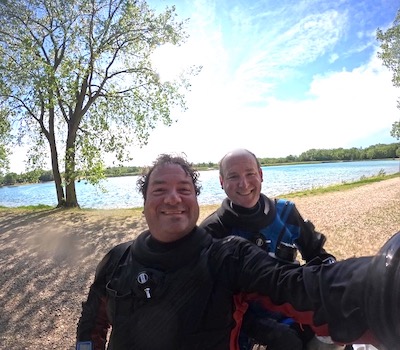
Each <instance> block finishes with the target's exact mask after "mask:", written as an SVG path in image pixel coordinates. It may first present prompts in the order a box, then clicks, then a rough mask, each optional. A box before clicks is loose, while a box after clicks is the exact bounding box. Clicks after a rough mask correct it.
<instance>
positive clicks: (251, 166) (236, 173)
mask: <svg viewBox="0 0 400 350" xmlns="http://www.w3.org/2000/svg"><path fill="white" fill-rule="evenodd" d="M220 168H221V171H220V178H219V180H220V183H221V186H222V188H223V189H224V191H225V193H226V195H227V196H228V197H229V199H230V200H231V201H232V202H233V203H234V204H237V205H240V206H242V207H245V208H252V207H254V206H255V205H256V203H257V201H258V199H259V198H260V193H261V183H262V181H263V173H262V170H261V168H260V167H259V166H258V164H257V161H256V159H255V157H254V155H253V154H251V153H250V152H248V151H246V150H238V151H234V152H231V153H228V154H227V155H226V156H225V157H224V158H223V160H222V161H221V165H220Z"/></svg>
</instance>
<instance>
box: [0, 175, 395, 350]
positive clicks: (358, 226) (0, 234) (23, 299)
mask: <svg viewBox="0 0 400 350" xmlns="http://www.w3.org/2000/svg"><path fill="white" fill-rule="evenodd" d="M293 201H294V202H295V203H296V205H297V207H298V209H299V211H300V213H301V214H302V215H303V216H304V218H309V219H310V220H311V221H313V223H314V224H315V226H316V228H317V229H318V230H319V231H321V232H323V233H324V234H325V235H326V236H327V237H328V241H327V244H326V248H327V249H328V250H329V251H330V252H332V253H333V254H335V255H336V256H337V258H338V259H344V258H347V257H352V256H360V255H370V254H375V253H376V252H377V251H378V250H379V248H380V247H381V246H382V244H383V243H384V242H385V241H386V240H387V239H388V238H389V237H390V236H392V235H393V234H394V233H396V232H397V231H399V230H400V178H395V179H391V180H385V181H382V182H379V183H375V184H370V185H365V186H363V187H360V188H357V189H352V190H348V191H341V192H336V193H330V194H324V195H318V196H311V197H306V198H295V199H293ZM213 209H215V206H209V207H202V208H201V218H200V220H201V219H202V218H203V217H204V216H206V215H207V214H208V213H210V212H211V211H212V210H213ZM145 228H146V224H145V221H144V218H143V217H142V214H141V212H140V211H139V210H133V209H132V210H93V211H92V210H82V211H79V210H57V209H52V210H35V211H26V210H16V209H0V271H1V274H0V286H1V287H0V310H1V312H0V348H1V349H9V350H14V349H15V350H22V349H35V350H36V349H47V350H49V349H58V350H60V349H71V350H72V349H74V342H75V332H76V324H77V321H78V318H79V315H80V312H81V302H82V301H84V300H85V298H86V295H87V292H88V289H89V286H90V283H91V282H92V280H93V274H94V270H95V268H96V265H97V263H98V262H99V261H100V259H101V258H102V257H103V255H104V254H105V253H106V252H107V251H108V250H109V249H110V248H111V247H113V246H114V245H116V244H118V243H121V242H123V241H127V240H130V239H132V238H134V236H135V235H136V234H137V233H139V232H141V231H142V230H144V229H145Z"/></svg>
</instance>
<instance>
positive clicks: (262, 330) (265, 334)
mask: <svg viewBox="0 0 400 350" xmlns="http://www.w3.org/2000/svg"><path fill="white" fill-rule="evenodd" d="M242 331H243V332H244V333H245V334H246V335H247V336H248V337H249V338H252V339H254V340H255V342H256V343H257V344H260V345H266V346H267V347H268V350H302V349H303V342H302V340H301V339H300V337H299V336H298V334H297V332H296V330H294V329H292V328H291V327H290V326H289V325H287V324H284V323H280V322H278V321H276V320H274V319H272V318H266V317H265V318H261V317H259V316H255V315H254V314H253V313H251V312H249V311H248V312H246V314H245V316H244V318H243V324H242Z"/></svg>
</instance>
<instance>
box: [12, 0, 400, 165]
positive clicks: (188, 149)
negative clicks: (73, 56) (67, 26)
mask: <svg viewBox="0 0 400 350" xmlns="http://www.w3.org/2000/svg"><path fill="white" fill-rule="evenodd" d="M148 4H149V6H150V7H153V8H156V9H157V10H162V9H164V8H165V7H166V6H171V5H175V6H176V13H177V15H178V19H182V20H184V19H187V18H188V19H189V22H188V24H187V26H186V31H187V33H188V34H189V38H188V40H187V41H186V43H185V44H184V45H182V46H180V47H173V46H165V47H162V48H160V49H159V50H158V51H157V52H156V55H155V56H154V65H155V67H156V68H157V70H158V71H159V72H160V76H161V78H162V79H165V80H168V79H173V78H174V77H176V76H177V75H178V74H179V73H180V72H181V71H182V70H184V69H187V68H188V67H190V66H192V65H198V66H202V67H203V68H202V70H201V72H200V74H198V75H197V76H195V77H192V78H191V84H192V88H191V91H190V92H188V93H187V95H186V100H187V107H188V109H187V111H185V112H180V111H174V112H173V113H172V118H173V119H174V120H177V121H176V122H175V123H174V124H173V125H172V126H170V127H166V126H164V125H159V126H157V128H156V129H155V130H153V131H152V132H151V136H150V138H149V142H148V144H147V145H146V146H144V147H142V148H140V147H139V146H136V147H133V148H132V149H131V156H132V157H133V161H132V163H131V164H130V165H148V164H151V163H152V161H153V160H154V159H155V158H156V157H157V155H159V154H161V153H169V152H174V153H185V154H186V155H187V158H188V160H189V161H191V162H194V163H200V162H213V163H217V162H218V161H219V160H220V159H221V158H222V156H223V155H224V154H225V153H227V152H229V151H230V150H232V149H235V148H247V149H249V150H251V151H252V152H254V153H255V154H256V156H257V157H259V158H267V157H286V156H288V155H300V154H301V153H302V152H304V151H307V150H308V149H311V148H319V149H332V148H340V147H342V148H351V147H357V148H360V147H362V148H365V147H368V146H370V145H374V144H377V143H393V142H396V139H395V138H393V137H391V136H390V130H391V127H392V124H393V122H395V121H398V120H399V113H400V111H399V110H398V109H397V108H396V106H397V102H396V101H397V99H399V97H400V90H399V89H398V88H395V87H393V85H392V81H391V79H392V73H391V72H390V71H389V70H388V69H387V68H385V67H384V66H383V64H382V61H381V60H380V59H379V58H378V57H377V52H378V51H379V42H377V40H376V30H377V28H380V29H382V30H384V31H385V30H386V29H387V28H389V27H390V26H392V23H393V21H394V19H395V17H396V13H397V10H398V9H400V0H335V1H333V0H280V1H276V0H263V1H257V0H254V1H252V0H242V1H240V0H151V1H148ZM23 157H24V152H23V151H21V150H19V151H17V152H16V153H15V154H14V156H13V157H10V158H11V171H15V172H22V171H24V166H23V161H22V159H23Z"/></svg>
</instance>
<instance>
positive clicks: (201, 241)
mask: <svg viewBox="0 0 400 350" xmlns="http://www.w3.org/2000/svg"><path fill="white" fill-rule="evenodd" d="M371 259H372V258H370V257H364V258H357V259H349V260H346V261H343V262H338V263H335V264H329V265H324V264H322V265H314V266H308V267H295V266H293V265H278V264H277V263H276V261H275V260H273V259H271V258H270V257H269V256H268V254H267V253H266V252H264V251H262V250H261V249H259V248H257V247H255V246H254V244H252V243H250V242H248V241H247V240H245V239H242V238H240V237H235V236H229V237H227V238H225V239H218V240H215V239H213V238H212V237H211V236H210V235H208V234H206V233H205V231H204V230H202V229H199V228H195V229H194V230H193V231H192V232H191V233H190V234H189V235H187V236H186V237H184V238H182V239H180V240H178V241H176V242H172V243H168V244H161V243H159V242H156V241H155V240H154V239H152V237H151V235H150V233H149V232H148V231H145V232H143V233H142V234H141V235H139V236H138V238H137V239H136V240H134V241H132V242H128V243H125V244H122V245H119V246H117V247H115V248H113V249H112V250H111V251H110V252H109V253H108V254H107V255H106V257H105V258H104V259H103V260H102V262H101V263H100V264H99V266H98V269H97V271H96V277H95V281H94V283H93V284H92V286H91V288H90V291H89V295H88V298H87V301H86V302H85V303H83V309H82V315H81V318H80V320H79V323H78V330H77V340H78V342H79V341H92V343H93V349H95V350H99V349H104V348H105V344H106V340H105V339H106V332H107V330H108V328H109V326H110V325H111V326H112V332H111V335H110V341H109V345H108V349H110V350H132V349H134V350H160V349H163V350H179V349H182V350H187V349H199V350H200V349H201V350H207V349H208V350H229V349H231V350H234V349H237V336H238V332H239V329H240V322H241V317H242V316H243V312H245V309H244V310H241V305H240V303H236V304H235V301H238V300H239V301H240V300H241V299H242V300H247V298H250V299H257V300H259V301H260V302H262V303H263V304H264V305H265V307H267V308H269V309H272V310H276V311H279V312H283V313H285V314H287V315H288V316H290V317H293V318H294V319H295V320H296V321H298V322H300V323H303V324H310V325H312V327H313V329H314V330H315V332H316V333H317V334H320V335H330V336H331V337H332V338H333V339H334V340H335V341H338V342H343V343H350V342H363V343H372V344H375V345H378V344H377V342H374V336H373V334H371V332H370V331H369V327H368V325H367V320H366V318H365V309H366V307H367V306H366V304H365V302H364V300H365V295H364V293H366V290H365V288H364V286H365V280H366V279H367V276H368V267H369V264H370V262H371Z"/></svg>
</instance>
